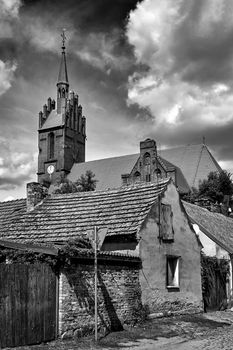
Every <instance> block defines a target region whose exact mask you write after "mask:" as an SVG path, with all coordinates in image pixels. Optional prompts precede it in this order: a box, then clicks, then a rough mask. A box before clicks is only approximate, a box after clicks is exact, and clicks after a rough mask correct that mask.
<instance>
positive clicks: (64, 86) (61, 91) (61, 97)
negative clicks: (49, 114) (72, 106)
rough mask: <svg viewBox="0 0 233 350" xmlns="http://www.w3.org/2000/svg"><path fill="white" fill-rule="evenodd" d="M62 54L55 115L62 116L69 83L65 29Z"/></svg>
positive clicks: (62, 35)
mask: <svg viewBox="0 0 233 350" xmlns="http://www.w3.org/2000/svg"><path fill="white" fill-rule="evenodd" d="M61 37H62V47H61V48H62V52H61V64H60V69H59V75H58V82H57V113H58V114H61V113H62V114H63V113H64V112H65V108H66V104H67V99H68V91H69V81H68V74H67V66H66V53H65V48H66V47H65V40H66V36H65V29H63V31H62V34H61Z"/></svg>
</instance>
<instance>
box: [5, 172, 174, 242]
mask: <svg viewBox="0 0 233 350" xmlns="http://www.w3.org/2000/svg"><path fill="white" fill-rule="evenodd" d="M169 182H170V180H168V179H167V180H162V181H160V182H159V183H158V184H155V183H150V184H145V183H142V184H138V185H136V186H133V187H122V188H119V189H116V190H109V191H93V192H79V193H70V194H62V195H53V196H49V197H47V198H46V199H45V200H44V201H43V202H42V204H40V205H38V206H37V207H36V208H35V209H34V210H33V211H31V212H27V213H25V212H22V214H21V215H20V216H18V217H17V220H14V221H13V222H11V220H8V219H7V220H6V221H5V218H4V216H2V217H1V218H2V219H1V220H2V222H3V224H2V226H1V231H0V238H1V239H2V240H4V239H8V240H10V241H14V242H22V243H25V242H34V243H52V242H64V241H67V240H68V239H70V238H76V237H79V236H80V235H82V234H84V232H85V231H87V230H90V229H93V227H94V226H97V227H100V228H101V227H107V228H108V233H107V235H109V236H112V235H135V238H136V234H137V232H139V230H140V227H141V225H142V223H143V221H144V220H145V217H146V215H147V214H148V212H149V210H150V208H151V206H152V205H153V203H155V202H156V200H157V198H158V195H159V194H161V193H163V192H164V191H165V190H166V188H167V185H168V183H169Z"/></svg>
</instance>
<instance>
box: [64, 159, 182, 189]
mask: <svg viewBox="0 0 233 350" xmlns="http://www.w3.org/2000/svg"><path fill="white" fill-rule="evenodd" d="M139 156H140V154H139V153H137V154H129V155H126V156H121V157H113V158H104V159H98V160H93V161H90V162H84V163H76V164H74V165H73V167H72V169H71V172H70V174H69V175H68V178H69V179H70V180H71V181H73V182H74V181H76V180H77V179H78V178H80V176H81V175H82V174H85V173H86V171H87V170H91V171H92V172H93V173H94V174H95V179H96V180H98V182H97V184H96V190H106V189H113V188H118V187H121V186H122V178H121V175H123V174H130V173H131V171H132V169H133V167H134V165H135V164H136V162H137V160H138V158H139ZM159 161H160V163H161V164H162V166H163V167H164V168H165V170H167V171H172V170H174V169H176V172H177V186H178V188H179V191H180V192H181V193H187V192H189V185H188V183H187V181H186V180H185V178H184V175H183V174H182V171H181V170H180V169H179V168H178V167H176V166H175V165H173V164H171V163H170V162H169V161H167V160H166V159H163V158H161V157H159Z"/></svg>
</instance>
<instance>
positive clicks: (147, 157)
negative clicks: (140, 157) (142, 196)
mask: <svg viewBox="0 0 233 350" xmlns="http://www.w3.org/2000/svg"><path fill="white" fill-rule="evenodd" d="M144 165H145V174H146V182H150V181H151V176H150V168H151V159H150V154H149V153H145V155H144Z"/></svg>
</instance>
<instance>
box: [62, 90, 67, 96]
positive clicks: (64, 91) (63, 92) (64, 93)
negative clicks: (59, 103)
mask: <svg viewBox="0 0 233 350" xmlns="http://www.w3.org/2000/svg"><path fill="white" fill-rule="evenodd" d="M62 97H66V90H65V89H64V88H62Z"/></svg>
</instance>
